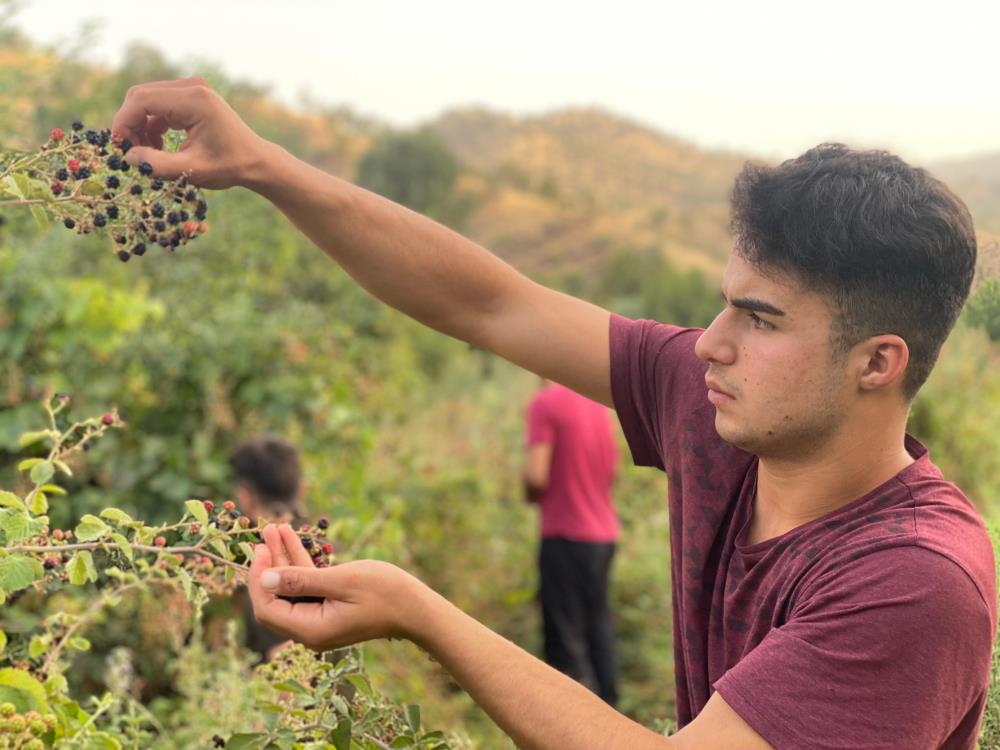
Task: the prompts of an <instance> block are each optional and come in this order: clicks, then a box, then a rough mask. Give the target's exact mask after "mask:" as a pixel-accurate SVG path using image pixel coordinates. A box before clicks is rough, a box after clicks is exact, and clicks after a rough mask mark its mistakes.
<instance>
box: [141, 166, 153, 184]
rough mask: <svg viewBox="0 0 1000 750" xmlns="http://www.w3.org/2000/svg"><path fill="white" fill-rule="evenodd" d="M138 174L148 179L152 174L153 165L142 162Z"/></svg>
mask: <svg viewBox="0 0 1000 750" xmlns="http://www.w3.org/2000/svg"><path fill="white" fill-rule="evenodd" d="M139 174H141V175H145V176H146V177H149V176H150V175H151V174H153V165H152V164H150V163H149V162H148V161H144V162H142V164H140V165H139ZM154 187H155V186H154Z"/></svg>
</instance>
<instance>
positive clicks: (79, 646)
mask: <svg viewBox="0 0 1000 750" xmlns="http://www.w3.org/2000/svg"><path fill="white" fill-rule="evenodd" d="M69 647H70V648H73V649H76V650H77V651H90V641H88V640H87V639H86V638H81V637H80V636H76V637H74V638H70V639H69Z"/></svg>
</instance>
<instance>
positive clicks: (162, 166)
mask: <svg viewBox="0 0 1000 750" xmlns="http://www.w3.org/2000/svg"><path fill="white" fill-rule="evenodd" d="M125 161H127V162H128V163H129V164H131V165H132V166H133V167H138V166H139V165H140V164H142V163H143V162H146V163H147V164H149V166H151V167H152V168H153V175H152V176H153V177H162V178H163V179H164V180H176V179H177V178H178V177H180V176H181V174H182V173H183V172H187V171H190V169H191V167H190V164H189V162H190V158H189V156H188V154H185V153H184V152H183V151H161V150H160V149H158V148H153V147H152V146H133V147H132V148H130V149H129V150H128V153H127V154H125Z"/></svg>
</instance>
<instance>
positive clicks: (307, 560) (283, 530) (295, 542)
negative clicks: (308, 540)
mask: <svg viewBox="0 0 1000 750" xmlns="http://www.w3.org/2000/svg"><path fill="white" fill-rule="evenodd" d="M278 533H279V534H280V535H281V541H282V543H283V544H284V546H285V551H286V552H287V553H288V556H289V558H291V561H292V562H291V564H292V565H301V566H303V567H306V568H315V567H316V565H315V564H314V563H313V560H312V557H310V555H309V551H308V550H307V549H306V548H305V547H304V546H303V545H302V540H301V539H299V535H298V534H296V533H295V529H293V528H292V527H291V526H290V525H289V524H287V523H283V524H281V526H279V527H278Z"/></svg>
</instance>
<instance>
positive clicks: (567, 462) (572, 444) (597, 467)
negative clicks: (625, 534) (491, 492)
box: [527, 384, 618, 542]
mask: <svg viewBox="0 0 1000 750" xmlns="http://www.w3.org/2000/svg"><path fill="white" fill-rule="evenodd" d="M527 443H528V445H529V446H531V445H538V444H539V443H546V444H549V445H551V446H552V462H551V464H550V467H549V483H548V486H547V487H546V489H545V492H544V493H543V494H542V495H541V497H540V498H539V504H540V505H541V509H542V537H545V538H550V537H563V538H565V539H572V540H573V541H577V542H613V541H615V540H616V539H617V538H618V517H617V515H616V514H615V508H614V504H613V503H612V500H611V482H612V480H613V479H614V475H615V469H616V468H617V464H618V450H617V448H616V447H615V438H614V432H613V422H612V421H611V414H610V412H609V411H608V409H607V407H605V406H603V405H601V404H599V403H597V402H596V401H591V400H590V399H589V398H585V397H584V396H581V395H580V394H578V393H576V392H575V391H572V390H570V389H569V388H566V387H565V386H561V385H557V384H553V385H550V386H547V387H546V388H544V389H542V390H541V391H539V392H538V393H537V394H535V397H534V398H533V399H532V400H531V403H530V404H529V406H528V439H527Z"/></svg>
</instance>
